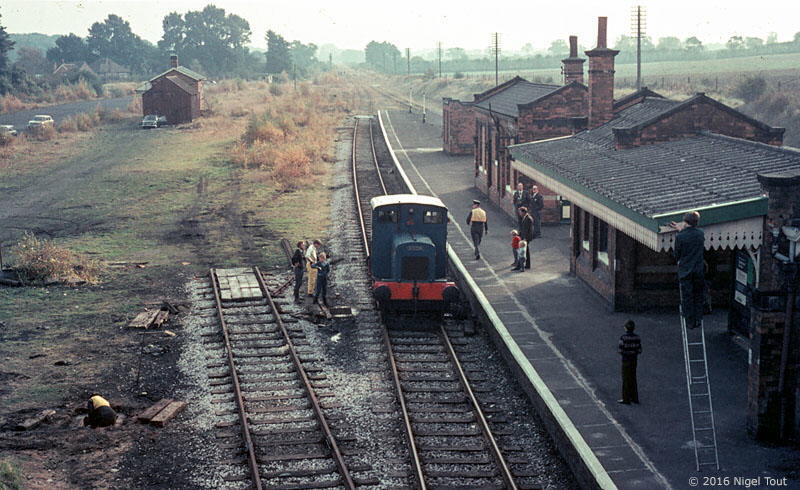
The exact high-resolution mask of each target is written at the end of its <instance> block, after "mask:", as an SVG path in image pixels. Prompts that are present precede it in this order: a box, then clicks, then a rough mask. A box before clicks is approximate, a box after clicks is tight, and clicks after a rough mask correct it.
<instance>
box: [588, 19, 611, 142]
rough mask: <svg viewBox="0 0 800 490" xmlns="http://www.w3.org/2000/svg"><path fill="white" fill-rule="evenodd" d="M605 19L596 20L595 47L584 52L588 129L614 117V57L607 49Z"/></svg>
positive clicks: (606, 20)
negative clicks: (586, 57)
mask: <svg viewBox="0 0 800 490" xmlns="http://www.w3.org/2000/svg"><path fill="white" fill-rule="evenodd" d="M607 22H608V18H607V17H598V18H597V47H596V48H594V49H592V50H590V51H586V56H588V57H589V129H593V128H596V127H598V126H601V125H603V124H605V123H607V122H608V121H610V120H611V119H612V118H613V117H614V57H615V56H616V55H617V54H619V51H617V50H616V49H608V45H607V41H606V39H607V37H608V35H607V25H606V24H607Z"/></svg>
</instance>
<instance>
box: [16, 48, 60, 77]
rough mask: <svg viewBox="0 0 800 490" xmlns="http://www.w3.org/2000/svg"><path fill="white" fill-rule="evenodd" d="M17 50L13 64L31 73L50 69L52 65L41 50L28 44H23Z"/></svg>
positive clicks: (44, 71)
mask: <svg viewBox="0 0 800 490" xmlns="http://www.w3.org/2000/svg"><path fill="white" fill-rule="evenodd" d="M16 51H17V61H16V62H15V63H14V66H16V67H17V68H19V69H20V70H22V71H24V72H25V73H29V74H31V75H35V74H44V73H49V72H50V71H52V65H51V63H50V62H48V61H47V59H46V58H45V57H44V55H43V54H42V51H41V50H39V49H36V48H31V47H29V46H23V47H21V48H19V49H17V50H16Z"/></svg>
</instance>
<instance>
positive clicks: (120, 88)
mask: <svg viewBox="0 0 800 490" xmlns="http://www.w3.org/2000/svg"><path fill="white" fill-rule="evenodd" d="M137 86H138V84H137V83H136V82H114V83H107V84H105V85H103V96H105V97H125V96H126V95H133V94H134V93H135V91H136V87H137Z"/></svg>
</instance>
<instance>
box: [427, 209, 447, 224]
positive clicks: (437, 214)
mask: <svg viewBox="0 0 800 490" xmlns="http://www.w3.org/2000/svg"><path fill="white" fill-rule="evenodd" d="M422 222H423V223H425V224H430V225H440V224H442V223H444V212H443V211H439V210H435V209H429V210H427V211H425V216H423V217H422Z"/></svg>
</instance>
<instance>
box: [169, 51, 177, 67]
mask: <svg viewBox="0 0 800 490" xmlns="http://www.w3.org/2000/svg"><path fill="white" fill-rule="evenodd" d="M169 65H170V66H171V67H172V68H177V67H178V55H177V54H171V55H169Z"/></svg>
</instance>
